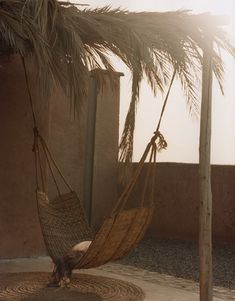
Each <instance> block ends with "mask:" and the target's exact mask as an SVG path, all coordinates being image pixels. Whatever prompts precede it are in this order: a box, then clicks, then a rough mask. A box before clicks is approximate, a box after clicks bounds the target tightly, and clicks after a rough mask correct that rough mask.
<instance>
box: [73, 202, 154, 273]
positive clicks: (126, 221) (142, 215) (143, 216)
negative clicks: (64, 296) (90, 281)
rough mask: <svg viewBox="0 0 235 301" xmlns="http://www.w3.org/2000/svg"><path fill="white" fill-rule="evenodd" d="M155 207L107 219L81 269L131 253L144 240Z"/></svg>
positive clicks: (123, 213)
mask: <svg viewBox="0 0 235 301" xmlns="http://www.w3.org/2000/svg"><path fill="white" fill-rule="evenodd" d="M152 212H153V207H151V206H150V207H148V208H137V209H130V210H125V211H122V212H120V213H118V214H116V215H114V216H112V217H110V218H107V219H106V220H105V221H104V223H103V225H102V227H101V228H100V230H99V232H98V233H97V234H96V236H95V239H94V241H93V243H92V244H91V246H90V248H89V249H88V251H87V253H86V254H85V256H84V257H83V258H82V259H81V261H80V262H79V264H78V265H79V268H91V267H96V266H100V265H102V264H105V263H107V262H109V261H111V260H116V259H118V258H120V257H122V256H123V255H125V254H127V253H129V252H130V251H131V250H132V249H133V247H135V246H136V244H137V243H138V242H139V241H140V239H141V238H142V236H143V234H144V232H145V230H146V228H147V226H148V225H149V223H150V221H151V217H152Z"/></svg>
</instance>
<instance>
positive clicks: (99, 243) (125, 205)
mask: <svg viewBox="0 0 235 301" xmlns="http://www.w3.org/2000/svg"><path fill="white" fill-rule="evenodd" d="M22 62H23V67H24V72H25V80H26V86H27V91H28V96H29V101H30V105H31V109H32V115H33V121H34V147H33V151H34V154H35V167H36V185H37V189H36V197H37V206H38V215H39V220H40V225H41V229H42V234H43V238H44V241H45V245H46V248H47V251H48V253H49V255H50V256H51V258H52V260H53V261H54V263H56V262H57V261H58V260H59V259H60V258H62V257H64V256H66V254H68V252H69V251H70V250H71V249H72V247H73V246H74V245H76V244H78V243H80V242H82V241H87V240H92V243H91V245H90V246H89V248H88V250H87V252H86V253H85V254H84V255H83V256H82V257H81V258H80V259H78V260H77V261H75V262H74V266H73V269H76V268H77V269H78V268H79V269H80V268H93V267H97V266H100V265H103V264H105V263H107V262H109V261H114V260H117V259H120V258H121V257H123V256H125V255H126V254H128V253H129V252H130V251H131V250H133V248H134V247H135V246H136V245H137V244H138V243H139V241H140V240H141V239H142V238H143V236H144V234H145V232H146V229H147V227H148V226H149V224H150V222H151V219H152V215H153V212H154V208H155V202H154V185H155V168H156V155H157V152H158V151H160V150H161V149H163V148H166V146H167V144H166V141H165V139H164V137H163V136H162V134H161V133H160V131H159V129H160V124H161V120H162V116H163V113H164V111H165V107H166V103H167V100H168V97H169V93H170V90H171V87H172V84H173V81H174V78H175V74H176V72H175V71H174V73H173V76H172V79H171V82H170V86H169V89H168V92H167V94H166V97H165V100H164V104H163V108H162V111H161V115H160V119H159V122H158V125H157V129H156V131H155V133H154V135H153V137H152V138H151V140H150V142H149V143H148V145H147V147H146V149H145V151H144V153H143V156H142V158H141V160H140V162H139V163H138V166H137V168H136V170H135V171H134V173H133V175H132V176H131V178H130V179H129V181H128V184H127V185H126V188H125V189H124V191H123V193H122V194H121V196H120V197H119V199H118V201H117V203H116V205H115V207H114V209H113V211H112V213H111V214H110V216H108V217H106V218H105V219H104V222H103V224H102V225H101V227H100V229H99V230H98V232H97V233H96V234H94V233H93V232H92V230H91V228H90V227H89V224H88V221H87V217H86V214H85V212H84V209H83V207H82V205H81V201H80V199H79V198H78V196H77V194H76V192H75V191H73V189H72V188H71V187H70V185H69V184H68V182H67V181H66V179H65V177H64V176H63V174H62V172H61V171H60V169H59V167H58V165H57V163H56V161H55V160H54V158H53V156H52V154H51V152H50V150H49V148H48V146H47V143H46V141H45V140H44V138H43V137H42V136H41V135H40V133H39V131H38V128H37V122H36V116H35V112H34V107H33V101H32V95H31V92H30V86H29V80H28V75H27V71H26V66H25V60H24V58H23V57H22ZM42 157H44V158H45V161H46V163H47V166H48V170H49V173H50V175H51V177H52V179H53V181H54V184H55V187H56V189H57V197H56V198H54V199H49V198H48V196H47V193H46V187H45V186H46V185H45V179H44V174H43V167H42ZM147 159H148V162H149V163H150V164H148V169H147V173H146V176H145V180H144V186H143V191H142V196H141V197H140V199H139V200H138V201H136V203H135V207H134V208H130V204H129V202H130V194H131V192H132V190H133V188H134V186H135V185H136V182H137V180H138V179H139V177H140V174H141V172H142V170H143V166H144V163H145V161H146V160H147ZM58 177H59V178H60V183H61V181H62V182H63V184H64V185H65V186H66V187H67V192H66V193H64V192H63V193H62V192H61V190H60V187H59V186H60V185H59V184H58V183H59V181H58Z"/></svg>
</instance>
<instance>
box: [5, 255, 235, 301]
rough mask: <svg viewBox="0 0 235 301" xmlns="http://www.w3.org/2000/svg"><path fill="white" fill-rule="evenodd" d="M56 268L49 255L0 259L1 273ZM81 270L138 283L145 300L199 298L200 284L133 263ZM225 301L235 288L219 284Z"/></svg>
mask: <svg viewBox="0 0 235 301" xmlns="http://www.w3.org/2000/svg"><path fill="white" fill-rule="evenodd" d="M52 267H53V264H52V262H51V260H50V258H49V257H39V258H23V259H22V258H21V259H13V260H12V259H10V260H0V273H13V272H37V271H38V272H48V271H51V270H52ZM78 273H86V274H92V275H97V276H106V277H111V278H116V279H119V280H124V281H129V282H131V283H134V284H135V285H137V286H139V287H141V288H142V289H143V290H144V292H145V294H146V298H145V301H158V300H159V301H189V300H190V301H198V300H199V287H198V283H196V282H193V281H190V280H185V279H181V278H175V277H172V276H169V275H163V274H159V273H156V272H150V271H147V270H144V269H138V268H135V267H132V266H127V265H121V264H117V263H112V264H107V265H104V266H102V267H100V268H96V269H89V270H80V271H79V272H78ZM222 300H226V301H230V300H235V291H234V290H229V289H226V288H219V287H215V288H214V301H222Z"/></svg>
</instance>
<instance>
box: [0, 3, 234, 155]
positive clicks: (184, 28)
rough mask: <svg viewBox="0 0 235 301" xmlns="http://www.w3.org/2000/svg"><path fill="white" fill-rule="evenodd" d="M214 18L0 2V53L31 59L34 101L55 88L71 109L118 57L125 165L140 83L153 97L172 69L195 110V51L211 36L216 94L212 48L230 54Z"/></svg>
mask: <svg viewBox="0 0 235 301" xmlns="http://www.w3.org/2000/svg"><path fill="white" fill-rule="evenodd" d="M214 20H215V18H214V17H213V16H211V15H210V14H198V15H194V14H191V13H190V12H188V11H174V12H164V13H162V12H161V13H160V12H138V13H134V12H129V11H127V10H122V9H119V8H118V9H112V8H110V7H108V6H106V7H103V8H99V9H88V8H85V9H84V8H82V7H81V6H77V5H73V4H71V3H68V2H59V1H57V0H37V1H35V0H1V1H0V52H1V53H5V52H6V51H7V52H8V53H17V54H20V55H23V56H28V57H31V59H32V61H33V63H34V66H35V69H36V70H37V78H38V83H39V85H38V86H39V90H40V91H41V92H42V95H43V96H44V97H45V96H46V97H48V96H49V95H50V93H51V91H53V86H54V85H58V86H60V87H61V88H62V90H63V91H64V93H65V94H66V95H67V96H68V97H69V99H70V100H71V103H72V106H73V107H74V108H76V110H79V108H80V107H81V104H82V103H83V101H84V100H85V99H86V96H87V89H88V82H89V71H90V70H91V69H93V68H99V69H106V70H109V71H113V70H114V66H113V65H112V61H111V60H110V53H112V54H113V55H115V56H117V57H118V58H119V59H121V60H122V61H123V62H124V64H125V65H126V66H127V67H128V68H129V70H130V71H131V73H132V98H131V102H130V108H129V110H128V114H127V118H126V123H125V127H124V131H123V134H122V139H121V144H120V150H121V152H120V157H121V160H123V161H126V160H127V161H130V160H131V159H132V153H133V134H134V127H135V114H136V110H137V104H138V101H139V86H140V82H141V80H142V79H143V78H144V77H146V78H147V81H148V83H149V86H150V88H151V89H152V91H153V93H154V95H157V93H158V92H163V91H164V90H165V88H166V87H167V86H168V84H169V81H170V74H171V72H172V70H176V76H177V78H178V79H179V80H180V82H181V85H182V88H183V90H184V92H185V96H186V101H187V103H188V105H189V108H190V110H191V111H192V112H197V110H198V106H199V95H198V91H197V85H196V83H198V81H199V79H200V71H201V67H202V49H203V47H204V42H205V36H207V37H208V36H211V38H212V39H213V41H214V45H215V46H216V47H214V49H213V50H212V53H211V56H212V58H213V62H214V67H213V71H214V74H215V76H216V78H217V80H218V82H219V84H220V87H221V90H222V91H223V73H224V69H223V62H222V59H221V55H220V52H219V51H218V49H224V50H225V51H227V52H228V53H230V54H231V55H232V56H233V57H235V50H234V47H233V46H232V45H231V44H230V42H229V39H228V37H227V36H226V33H225V31H224V30H223V29H222V28H221V27H220V26H218V25H217V23H216V22H214ZM111 78H112V77H111ZM74 110H75V109H74Z"/></svg>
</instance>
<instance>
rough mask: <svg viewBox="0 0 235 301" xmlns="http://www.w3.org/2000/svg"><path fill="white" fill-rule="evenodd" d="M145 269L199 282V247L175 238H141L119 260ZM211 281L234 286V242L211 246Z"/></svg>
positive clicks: (228, 286)
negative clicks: (130, 250) (130, 251)
mask: <svg viewBox="0 0 235 301" xmlns="http://www.w3.org/2000/svg"><path fill="white" fill-rule="evenodd" d="M119 263H122V264H128V265H132V266H136V267H139V268H143V269H146V270H150V271H154V272H158V273H161V274H168V275H172V276H175V277H181V278H185V279H192V280H195V281H198V279H199V269H198V263H199V258H198V246H197V244H196V243H193V242H188V241H187V242H186V241H178V240H144V241H142V242H141V243H140V244H139V246H138V247H137V248H136V249H135V250H134V251H132V253H131V254H130V255H129V256H127V257H125V258H124V259H122V260H121V261H119ZM213 277H214V279H213V282H214V285H216V286H222V287H227V288H230V289H235V245H233V246H232V245H225V244H223V245H221V244H220V245H215V246H214V248H213Z"/></svg>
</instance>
